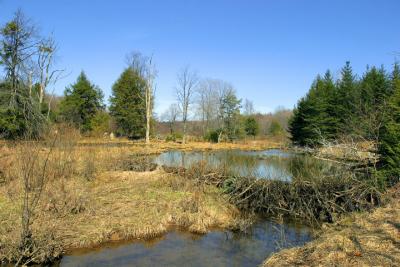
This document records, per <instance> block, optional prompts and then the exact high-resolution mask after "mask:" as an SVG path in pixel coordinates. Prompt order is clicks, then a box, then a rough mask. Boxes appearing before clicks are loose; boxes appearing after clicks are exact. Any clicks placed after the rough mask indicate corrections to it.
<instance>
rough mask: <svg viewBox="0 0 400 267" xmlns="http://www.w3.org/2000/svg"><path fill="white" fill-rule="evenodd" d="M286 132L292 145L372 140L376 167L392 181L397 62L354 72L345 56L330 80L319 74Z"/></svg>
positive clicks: (398, 123) (397, 167)
mask: <svg viewBox="0 0 400 267" xmlns="http://www.w3.org/2000/svg"><path fill="white" fill-rule="evenodd" d="M289 132H290V134H291V140H292V142H293V143H294V144H295V145H299V146H308V147H316V146H320V145H324V144H326V143H327V142H332V141H338V140H339V141H341V142H347V141H349V140H352V141H356V142H359V141H370V142H373V143H375V144H376V145H377V147H378V152H379V155H380V161H379V166H378V167H379V168H380V169H381V170H382V172H384V173H385V175H384V176H385V177H387V179H388V180H390V181H392V182H393V181H398V180H399V176H400V66H399V64H398V63H397V62H396V63H394V65H393V69H392V70H391V71H390V72H388V71H386V70H385V69H384V68H383V67H380V68H378V67H374V66H373V67H367V69H366V71H365V72H364V74H363V75H362V76H361V77H357V76H356V75H355V74H354V73H353V70H352V67H351V65H350V63H349V62H346V64H345V66H344V67H343V68H342V69H341V73H340V77H339V78H338V79H337V80H334V78H333V77H332V74H331V72H330V71H329V70H328V71H327V72H326V73H325V75H324V76H320V75H318V76H317V77H316V78H315V80H314V81H313V83H312V85H311V88H310V90H309V91H308V93H307V94H306V96H304V97H303V98H301V99H300V100H299V102H298V104H297V106H296V108H295V109H294V111H293V117H292V118H291V120H290V126H289Z"/></svg>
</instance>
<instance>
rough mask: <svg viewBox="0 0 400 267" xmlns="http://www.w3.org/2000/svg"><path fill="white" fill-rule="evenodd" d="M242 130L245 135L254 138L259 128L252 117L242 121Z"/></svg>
mask: <svg viewBox="0 0 400 267" xmlns="http://www.w3.org/2000/svg"><path fill="white" fill-rule="evenodd" d="M244 130H245V132H246V135H248V136H253V137H254V138H255V137H256V135H257V134H258V132H259V130H260V127H259V125H258V123H257V121H256V119H255V118H254V117H247V118H246V119H245V121H244Z"/></svg>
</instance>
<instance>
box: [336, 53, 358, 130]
mask: <svg viewBox="0 0 400 267" xmlns="http://www.w3.org/2000/svg"><path fill="white" fill-rule="evenodd" d="M358 97H359V96H358V94H357V82H356V77H355V75H354V74H353V69H352V68H351V66H350V62H349V61H347V62H346V65H345V66H344V67H343V68H342V70H341V77H340V80H339V81H338V82H337V92H336V95H335V98H336V99H335V104H336V115H335V116H336V118H337V123H338V132H339V133H340V134H344V135H349V134H351V133H352V131H353V128H354V127H356V125H357V118H356V116H355V114H356V105H357V98H358Z"/></svg>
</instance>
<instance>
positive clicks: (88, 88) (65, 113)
mask: <svg viewBox="0 0 400 267" xmlns="http://www.w3.org/2000/svg"><path fill="white" fill-rule="evenodd" d="M103 109H104V105H103V93H102V92H101V90H100V88H98V87H97V86H96V85H93V84H91V83H90V81H89V80H88V78H87V77H86V74H85V73H84V72H83V71H82V72H81V74H80V75H79V76H78V79H77V80H76V82H75V84H73V85H71V86H70V87H67V88H66V89H65V92H64V99H63V100H62V101H61V103H60V115H61V118H62V119H63V120H64V121H68V122H72V123H73V124H74V125H75V126H76V127H77V128H79V129H80V130H81V132H83V133H85V132H89V131H91V130H92V121H93V118H94V117H95V116H96V114H97V112H98V111H100V110H103Z"/></svg>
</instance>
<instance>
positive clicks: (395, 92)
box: [378, 63, 400, 185]
mask: <svg viewBox="0 0 400 267" xmlns="http://www.w3.org/2000/svg"><path fill="white" fill-rule="evenodd" d="M390 87H391V88H390V89H391V92H392V96H391V97H390V99H389V105H388V108H387V112H386V116H385V123H384V125H383V127H382V128H381V133H380V135H381V138H380V142H379V147H378V151H379V154H380V162H379V163H380V164H379V165H380V166H379V167H380V169H381V173H382V174H383V175H382V177H384V180H385V181H386V182H387V183H388V184H390V185H393V184H395V183H396V182H399V181H400V67H399V64H398V63H395V65H394V69H393V73H392V77H391V86H390Z"/></svg>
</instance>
